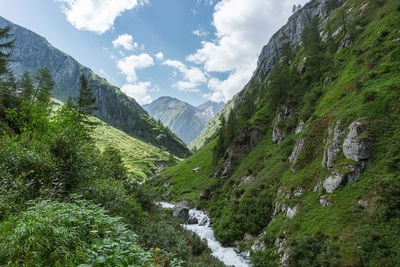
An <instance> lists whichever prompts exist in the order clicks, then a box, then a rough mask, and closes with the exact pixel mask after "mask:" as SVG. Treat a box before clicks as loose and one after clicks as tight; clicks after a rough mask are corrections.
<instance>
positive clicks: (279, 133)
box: [272, 105, 292, 144]
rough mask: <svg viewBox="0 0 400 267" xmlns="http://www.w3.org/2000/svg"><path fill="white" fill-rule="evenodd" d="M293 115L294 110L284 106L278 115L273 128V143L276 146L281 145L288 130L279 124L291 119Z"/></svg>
mask: <svg viewBox="0 0 400 267" xmlns="http://www.w3.org/2000/svg"><path fill="white" fill-rule="evenodd" d="M291 115H292V110H291V109H290V108H289V107H287V106H285V105H282V106H281V107H280V108H279V111H278V114H277V116H276V119H275V122H274V126H273V128H272V142H273V143H274V144H280V143H281V142H282V140H283V139H284V138H285V136H286V129H283V128H282V127H280V126H279V123H280V122H281V121H283V120H286V119H288V118H290V116H291Z"/></svg>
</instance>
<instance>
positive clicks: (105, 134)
mask: <svg viewBox="0 0 400 267" xmlns="http://www.w3.org/2000/svg"><path fill="white" fill-rule="evenodd" d="M93 136H94V138H95V140H96V144H97V145H98V147H99V148H100V149H104V148H105V147H107V146H113V147H116V148H118V149H119V150H120V151H121V153H122V155H123V161H124V165H125V167H126V168H127V170H128V174H129V175H130V176H131V177H132V178H134V179H138V180H142V179H145V178H147V177H149V176H151V175H152V174H153V172H154V171H155V170H156V169H158V168H159V166H157V165H158V163H162V162H167V161H168V155H169V154H168V153H167V152H166V151H163V150H161V149H160V148H158V147H155V146H153V145H151V144H148V143H145V142H143V141H141V140H139V139H136V138H134V137H132V136H130V135H127V134H126V133H124V132H123V131H121V130H118V129H116V128H114V127H112V126H110V125H108V124H106V123H104V122H101V125H100V126H98V127H97V128H96V129H95V131H94V134H93Z"/></svg>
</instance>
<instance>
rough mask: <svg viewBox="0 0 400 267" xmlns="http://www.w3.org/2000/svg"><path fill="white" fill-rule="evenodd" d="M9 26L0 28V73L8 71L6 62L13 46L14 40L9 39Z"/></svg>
mask: <svg viewBox="0 0 400 267" xmlns="http://www.w3.org/2000/svg"><path fill="white" fill-rule="evenodd" d="M10 30H11V27H5V28H0V75H3V74H4V73H6V72H7V71H8V66H7V64H8V62H9V58H10V56H11V54H10V50H11V49H12V48H13V46H14V41H13V40H10V38H11V34H10Z"/></svg>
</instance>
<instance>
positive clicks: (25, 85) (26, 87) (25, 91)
mask: <svg viewBox="0 0 400 267" xmlns="http://www.w3.org/2000/svg"><path fill="white" fill-rule="evenodd" d="M18 85H19V89H20V90H21V93H20V96H21V98H22V99H23V100H25V101H30V100H31V98H32V95H33V92H34V90H35V88H34V86H33V79H32V77H31V75H30V74H29V72H28V71H25V72H24V74H22V77H21V79H20V80H19V82H18Z"/></svg>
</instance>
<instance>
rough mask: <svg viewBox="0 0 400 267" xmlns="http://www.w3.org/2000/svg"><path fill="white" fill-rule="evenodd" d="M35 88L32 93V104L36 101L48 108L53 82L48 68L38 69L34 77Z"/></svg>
mask: <svg viewBox="0 0 400 267" xmlns="http://www.w3.org/2000/svg"><path fill="white" fill-rule="evenodd" d="M34 79H35V82H36V88H35V91H34V93H33V97H32V102H34V101H38V102H39V103H42V104H43V105H45V106H49V104H50V99H51V91H52V90H53V88H54V85H55V83H54V81H53V78H52V75H51V71H50V69H49V68H48V67H44V68H41V69H38V70H37V72H36V75H35V76H34Z"/></svg>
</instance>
